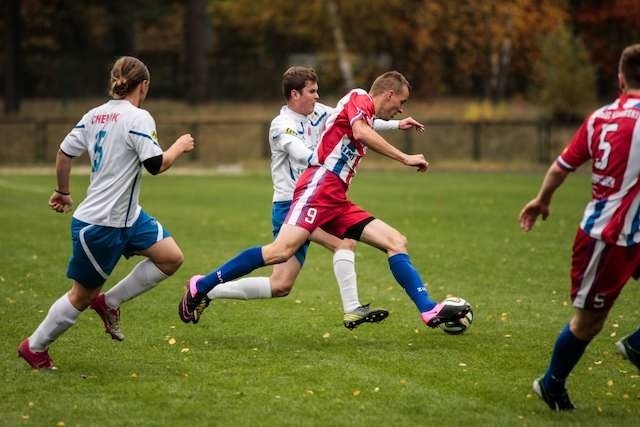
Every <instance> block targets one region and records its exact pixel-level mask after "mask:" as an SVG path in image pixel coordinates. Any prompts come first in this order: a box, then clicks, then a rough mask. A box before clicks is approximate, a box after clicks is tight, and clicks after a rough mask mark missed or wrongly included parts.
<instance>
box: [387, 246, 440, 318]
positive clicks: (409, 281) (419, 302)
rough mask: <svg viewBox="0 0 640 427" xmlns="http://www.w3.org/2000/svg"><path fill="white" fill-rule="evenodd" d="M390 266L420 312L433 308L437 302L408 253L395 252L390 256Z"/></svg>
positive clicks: (394, 275)
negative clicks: (432, 297)
mask: <svg viewBox="0 0 640 427" xmlns="http://www.w3.org/2000/svg"><path fill="white" fill-rule="evenodd" d="M389 267H390V268H391V273H393V277H394V278H395V279H396V281H397V282H398V283H399V284H400V286H402V287H403V288H404V291H405V292H406V293H407V295H409V298H411V300H412V301H413V303H414V304H415V305H416V307H418V310H419V311H420V313H424V312H425V311H429V310H431V309H432V308H433V307H435V306H436V303H435V302H433V301H432V300H431V299H430V298H429V294H428V293H427V289H426V288H425V286H424V282H423V281H422V279H421V278H420V274H418V272H417V271H416V269H415V268H413V264H411V259H409V255H407V254H395V255H393V256H390V257H389Z"/></svg>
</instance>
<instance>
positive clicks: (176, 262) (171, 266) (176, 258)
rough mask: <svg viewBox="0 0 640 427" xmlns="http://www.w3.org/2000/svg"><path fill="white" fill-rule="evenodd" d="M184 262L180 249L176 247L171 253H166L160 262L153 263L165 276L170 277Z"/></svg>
mask: <svg viewBox="0 0 640 427" xmlns="http://www.w3.org/2000/svg"><path fill="white" fill-rule="evenodd" d="M183 262H184V254H183V253H182V251H181V250H180V248H178V247H176V248H175V249H174V250H172V251H171V252H168V253H166V254H165V255H164V256H163V257H162V260H161V261H160V262H157V263H155V264H156V266H157V267H158V268H159V269H160V270H161V271H162V272H163V273H164V274H166V275H168V276H171V275H172V274H173V273H175V272H176V271H178V269H179V268H180V266H181V265H182V263H183Z"/></svg>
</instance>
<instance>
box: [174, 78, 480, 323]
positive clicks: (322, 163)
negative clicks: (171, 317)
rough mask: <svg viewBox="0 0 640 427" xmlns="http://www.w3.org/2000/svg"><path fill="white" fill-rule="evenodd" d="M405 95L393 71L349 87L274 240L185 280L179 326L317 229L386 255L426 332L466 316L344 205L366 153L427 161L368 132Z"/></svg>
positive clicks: (397, 245)
mask: <svg viewBox="0 0 640 427" xmlns="http://www.w3.org/2000/svg"><path fill="white" fill-rule="evenodd" d="M409 89H410V85H409V82H408V81H407V80H406V78H405V77H404V76H403V75H402V74H400V73H398V72H395V71H392V72H388V73H385V74H383V75H381V76H380V77H378V78H377V79H376V80H375V82H374V83H373V85H372V86H371V90H370V91H369V93H367V92H366V91H364V90H362V89H354V90H352V91H351V92H349V93H348V94H347V95H346V96H345V97H344V98H342V100H340V102H339V103H338V106H337V108H336V110H335V111H334V112H333V114H331V116H330V117H329V118H328V119H327V123H326V128H325V131H324V132H323V134H322V137H321V140H320V143H319V144H318V146H317V147H316V148H315V150H314V153H313V155H312V157H311V161H310V166H309V168H307V169H306V170H305V171H304V172H303V173H302V175H300V178H299V179H298V180H297V182H296V187H295V190H294V195H293V201H292V203H291V207H290V209H289V212H288V214H287V217H286V220H285V223H284V225H283V226H282V228H281V229H280V233H279V234H278V236H277V237H276V239H275V241H274V242H272V243H270V244H268V245H265V246H262V247H252V248H248V249H246V250H244V251H242V252H241V253H240V254H238V255H237V256H236V257H234V258H232V259H231V260H229V261H227V262H226V263H224V264H223V265H222V266H221V267H219V268H217V269H215V270H214V271H212V272H211V273H210V274H208V275H207V276H194V277H192V278H191V279H190V280H189V281H188V282H187V289H186V292H185V294H184V296H183V298H182V300H181V302H180V304H179V306H178V312H179V314H180V318H181V320H182V321H183V322H193V323H195V322H196V321H197V317H198V310H197V308H198V306H200V305H202V304H205V302H206V298H205V297H206V294H207V293H208V292H209V291H210V290H211V289H215V287H216V286H218V285H220V284H221V283H224V282H228V281H230V280H234V279H235V278H237V277H241V276H243V275H245V274H247V273H249V272H251V271H253V270H254V269H256V268H259V267H262V266H264V265H270V264H278V263H282V262H286V261H287V260H288V259H290V258H291V257H292V256H293V255H294V253H295V252H296V251H297V250H298V248H300V247H301V246H302V245H303V244H304V242H306V241H307V240H308V239H309V236H310V235H311V234H312V233H313V232H314V231H315V230H316V229H318V228H319V227H322V229H323V230H324V231H326V232H328V233H330V234H333V235H335V236H340V237H342V238H348V239H353V240H360V241H363V242H365V243H367V244H369V245H371V246H373V247H376V248H378V249H381V250H383V251H384V252H386V254H387V255H388V262H389V267H390V269H391V271H392V273H393V276H394V278H395V279H396V281H397V282H398V283H399V284H400V285H401V286H402V287H403V288H404V289H405V291H406V292H407V294H408V295H409V297H410V298H411V299H412V300H413V302H414V303H415V304H416V306H417V307H418V310H419V311H420V316H421V318H422V321H423V322H424V323H425V324H426V325H427V326H429V327H436V326H437V325H439V324H440V323H442V322H446V321H450V320H457V319H459V318H461V317H463V316H464V315H465V314H466V313H467V312H468V311H469V309H470V307H469V306H468V305H464V306H457V307H456V306H453V305H451V304H446V303H440V304H438V303H436V302H434V301H432V300H431V299H430V298H429V296H428V294H427V290H426V286H425V284H424V282H423V281H422V279H421V278H420V275H419V274H418V272H417V271H416V269H415V268H414V267H413V265H412V264H411V261H410V259H409V255H408V252H407V239H406V238H405V237H404V236H403V235H401V234H400V233H399V232H398V231H397V230H395V229H394V228H392V227H391V226H389V225H388V224H386V223H384V222H383V221H381V220H379V219H376V218H374V217H373V216H372V215H371V214H370V213H368V212H367V211H365V210H364V209H362V208H360V207H359V206H357V205H356V204H354V203H353V202H351V201H350V200H348V199H347V194H346V193H347V189H348V187H349V184H350V182H351V179H352V178H353V175H354V174H355V170H356V168H357V166H358V164H359V163H360V160H361V159H362V158H363V157H364V156H365V154H366V151H367V148H371V149H372V150H374V151H376V152H378V153H380V154H382V155H385V156H387V157H389V158H391V159H393V160H396V161H398V162H400V163H402V164H404V165H406V166H409V167H414V168H416V169H417V170H418V171H420V172H426V170H427V167H428V163H427V161H426V159H425V157H424V155H422V154H412V155H410V154H406V153H404V152H402V151H400V150H398V149H397V148H395V147H394V146H393V145H391V144H389V143H388V142H387V141H386V140H385V139H384V138H383V137H382V136H380V135H379V134H378V133H377V132H376V131H375V130H374V129H373V122H374V119H375V118H376V117H378V118H381V119H385V120H389V119H392V118H393V116H395V115H396V114H397V113H400V112H402V109H403V106H404V104H405V103H406V101H407V100H408V98H409Z"/></svg>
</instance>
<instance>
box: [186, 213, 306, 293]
mask: <svg viewBox="0 0 640 427" xmlns="http://www.w3.org/2000/svg"><path fill="white" fill-rule="evenodd" d="M309 234H310V233H309V231H307V230H305V229H304V228H301V227H297V226H294V225H289V224H285V225H283V226H282V229H281V230H280V233H279V234H278V237H276V239H275V240H274V241H273V242H271V243H269V244H267V245H265V246H262V247H259V246H254V247H251V248H248V249H245V250H244V251H242V252H240V253H239V254H238V255H236V256H235V257H233V258H231V259H230V260H228V261H227V262H225V263H224V264H222V265H221V266H220V267H218V268H217V269H215V270H213V271H212V272H211V273H209V274H208V275H206V276H204V277H202V278H200V279H199V280H198V281H197V284H196V286H197V291H198V292H199V293H202V294H206V293H208V292H209V291H210V290H211V289H213V287H214V286H216V285H218V284H220V283H224V282H228V281H231V280H234V279H237V278H238V277H242V276H244V275H246V274H249V273H251V272H252V271H253V270H255V269H257V268H260V267H264V266H265V265H272V264H279V263H283V262H285V261H287V260H288V259H289V258H291V257H292V256H293V254H294V253H295V252H296V250H297V249H298V248H299V247H300V246H302V245H303V244H304V242H305V241H306V240H307V239H308V237H309ZM192 293H193V292H192Z"/></svg>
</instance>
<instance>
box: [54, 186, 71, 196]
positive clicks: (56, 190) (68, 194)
mask: <svg viewBox="0 0 640 427" xmlns="http://www.w3.org/2000/svg"><path fill="white" fill-rule="evenodd" d="M54 191H55V192H56V193H58V194H60V195H61V196H70V195H71V193H65V192H64V191H60V190H58V189H57V188H56V189H55V190H54Z"/></svg>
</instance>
